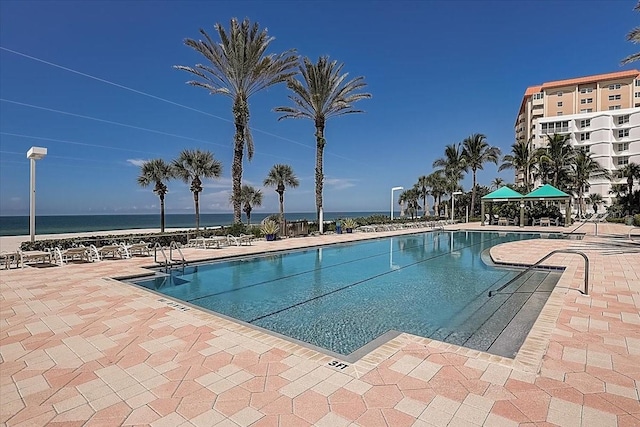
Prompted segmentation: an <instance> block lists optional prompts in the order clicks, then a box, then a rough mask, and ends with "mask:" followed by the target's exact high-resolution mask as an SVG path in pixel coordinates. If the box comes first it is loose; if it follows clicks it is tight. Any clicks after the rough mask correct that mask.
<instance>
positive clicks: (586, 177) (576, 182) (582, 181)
mask: <svg viewBox="0 0 640 427" xmlns="http://www.w3.org/2000/svg"><path fill="white" fill-rule="evenodd" d="M569 176H570V179H571V184H572V187H573V190H574V191H575V193H576V194H577V195H578V214H579V215H580V216H582V215H583V213H584V209H583V203H584V200H583V195H584V191H585V189H586V188H589V183H590V181H591V180H592V179H593V178H605V179H609V178H610V174H609V171H608V170H607V169H605V168H603V167H602V166H601V165H600V163H598V162H597V161H596V160H594V159H593V158H592V157H591V153H587V152H585V151H583V150H577V152H576V155H575V157H574V158H573V162H572V163H571V165H570V175H569Z"/></svg>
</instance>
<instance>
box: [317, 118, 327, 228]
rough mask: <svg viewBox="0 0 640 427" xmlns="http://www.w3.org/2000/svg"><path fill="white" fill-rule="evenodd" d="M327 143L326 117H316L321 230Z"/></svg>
mask: <svg viewBox="0 0 640 427" xmlns="http://www.w3.org/2000/svg"><path fill="white" fill-rule="evenodd" d="M326 143H327V141H326V140H325V139H324V119H316V215H317V218H318V227H319V229H320V230H321V231H322V228H323V227H322V226H323V224H320V211H321V210H322V186H323V184H324V174H323V173H322V164H323V155H324V146H325V145H326Z"/></svg>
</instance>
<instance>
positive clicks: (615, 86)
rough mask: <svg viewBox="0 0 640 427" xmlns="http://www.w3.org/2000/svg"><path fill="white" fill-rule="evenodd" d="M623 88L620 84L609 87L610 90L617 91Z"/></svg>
mask: <svg viewBox="0 0 640 427" xmlns="http://www.w3.org/2000/svg"><path fill="white" fill-rule="evenodd" d="M621 87H622V85H620V83H616V84H614V85H609V90H616V89H620V88H621Z"/></svg>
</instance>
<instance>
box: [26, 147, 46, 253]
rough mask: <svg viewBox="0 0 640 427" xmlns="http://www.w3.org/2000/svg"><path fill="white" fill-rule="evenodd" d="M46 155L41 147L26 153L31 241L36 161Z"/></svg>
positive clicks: (34, 228)
mask: <svg viewBox="0 0 640 427" xmlns="http://www.w3.org/2000/svg"><path fill="white" fill-rule="evenodd" d="M46 155H47V149H46V148H42V147H31V148H30V149H29V151H27V159H29V161H30V163H31V165H30V170H31V178H30V179H29V234H30V235H31V241H32V242H35V240H36V160H40V159H42V158H44V156H46Z"/></svg>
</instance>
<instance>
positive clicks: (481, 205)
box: [480, 200, 485, 226]
mask: <svg viewBox="0 0 640 427" xmlns="http://www.w3.org/2000/svg"><path fill="white" fill-rule="evenodd" d="M484 225H485V223H484V201H483V200H480V226H484Z"/></svg>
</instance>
